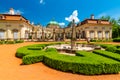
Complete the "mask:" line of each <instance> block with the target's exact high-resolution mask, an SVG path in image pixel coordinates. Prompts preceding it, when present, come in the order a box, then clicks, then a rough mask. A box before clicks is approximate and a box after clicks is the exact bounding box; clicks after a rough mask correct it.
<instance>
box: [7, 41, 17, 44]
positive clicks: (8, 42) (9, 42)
mask: <svg viewBox="0 0 120 80" xmlns="http://www.w3.org/2000/svg"><path fill="white" fill-rule="evenodd" d="M6 44H15V41H6Z"/></svg>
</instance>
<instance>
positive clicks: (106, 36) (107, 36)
mask: <svg viewBox="0 0 120 80" xmlns="http://www.w3.org/2000/svg"><path fill="white" fill-rule="evenodd" d="M105 38H106V39H109V31H105Z"/></svg>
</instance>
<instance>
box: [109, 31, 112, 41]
mask: <svg viewBox="0 0 120 80" xmlns="http://www.w3.org/2000/svg"><path fill="white" fill-rule="evenodd" d="M109 39H112V29H110V31H109Z"/></svg>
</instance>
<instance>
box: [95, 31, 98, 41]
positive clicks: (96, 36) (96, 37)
mask: <svg viewBox="0 0 120 80" xmlns="http://www.w3.org/2000/svg"><path fill="white" fill-rule="evenodd" d="M95 39H98V32H97V30H95Z"/></svg>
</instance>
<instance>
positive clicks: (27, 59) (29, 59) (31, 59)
mask: <svg viewBox="0 0 120 80" xmlns="http://www.w3.org/2000/svg"><path fill="white" fill-rule="evenodd" d="M42 60H43V55H42V54H37V55H27V56H24V57H23V58H22V62H23V64H27V65H28V64H34V63H37V62H40V61H42Z"/></svg>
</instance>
